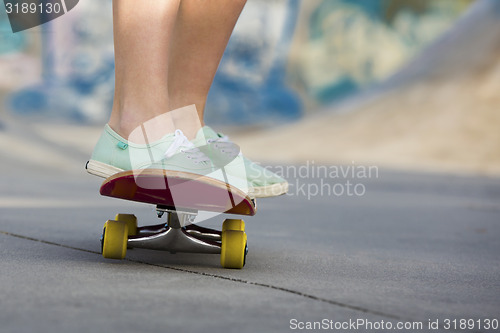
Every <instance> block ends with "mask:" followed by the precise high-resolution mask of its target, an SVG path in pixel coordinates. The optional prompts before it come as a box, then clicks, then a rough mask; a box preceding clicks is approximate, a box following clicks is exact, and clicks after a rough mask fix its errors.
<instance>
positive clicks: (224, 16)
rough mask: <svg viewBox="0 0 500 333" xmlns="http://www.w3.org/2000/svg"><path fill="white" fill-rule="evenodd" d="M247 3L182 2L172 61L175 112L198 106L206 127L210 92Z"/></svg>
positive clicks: (170, 76)
mask: <svg viewBox="0 0 500 333" xmlns="http://www.w3.org/2000/svg"><path fill="white" fill-rule="evenodd" d="M245 3H246V0H210V1H207V0H182V1H181V3H180V8H179V13H178V16H177V22H176V25H175V29H174V33H173V36H172V44H173V45H174V46H173V47H172V48H171V50H170V59H169V72H168V88H169V98H170V109H171V110H174V109H177V108H181V107H184V106H186V105H190V104H195V105H196V109H197V111H198V114H199V119H200V121H201V124H202V125H203V113H204V110H205V103H206V99H207V95H208V91H209V89H210V86H211V85H212V81H213V79H214V76H215V72H216V71H217V68H218V67H219V63H220V60H221V58H222V55H223V53H224V50H225V48H226V46H227V43H228V41H229V37H230V36H231V33H232V31H233V29H234V26H235V24H236V21H237V20H238V17H239V15H240V13H241V11H242V9H243V7H244V5H245ZM176 122H177V123H179V122H182V119H176ZM186 125H187V124H186Z"/></svg>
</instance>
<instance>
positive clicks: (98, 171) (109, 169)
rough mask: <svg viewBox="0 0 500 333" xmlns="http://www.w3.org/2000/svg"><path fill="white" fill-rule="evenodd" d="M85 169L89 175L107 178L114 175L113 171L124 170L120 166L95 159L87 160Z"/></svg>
mask: <svg viewBox="0 0 500 333" xmlns="http://www.w3.org/2000/svg"><path fill="white" fill-rule="evenodd" d="M86 169H87V172H88V173H90V174H91V175H94V176H97V177H102V178H108V177H111V176H112V175H114V174H115V173H118V172H122V171H124V170H122V169H120V168H117V167H114V166H112V165H109V164H106V163H102V162H99V161H95V160H90V161H88V162H87V166H86Z"/></svg>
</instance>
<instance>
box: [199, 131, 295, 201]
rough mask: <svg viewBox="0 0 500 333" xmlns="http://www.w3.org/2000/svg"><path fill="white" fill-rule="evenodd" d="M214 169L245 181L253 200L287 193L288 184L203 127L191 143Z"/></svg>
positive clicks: (230, 143)
mask: <svg viewBox="0 0 500 333" xmlns="http://www.w3.org/2000/svg"><path fill="white" fill-rule="evenodd" d="M192 142H193V143H194V145H195V146H196V147H198V148H200V150H201V151H202V152H203V153H205V155H207V156H208V157H209V158H210V159H211V160H212V162H213V163H214V164H215V165H218V166H221V165H222V166H224V167H223V169H224V170H225V171H226V172H227V173H228V174H231V175H233V176H236V177H238V178H243V177H246V179H247V182H248V191H249V193H251V195H252V196H253V197H255V198H265V197H274V196H278V195H282V194H285V193H286V192H287V191H288V182H287V181H286V180H285V179H283V178H281V177H280V176H278V175H276V174H275V173H273V172H271V171H269V170H268V169H266V168H264V167H262V166H260V165H259V164H257V163H255V162H252V161H251V160H249V159H248V158H246V157H244V156H243V154H242V153H241V151H240V148H239V146H238V145H236V144H235V143H233V142H231V141H230V140H229V138H228V137H227V136H226V135H224V134H221V133H217V132H215V131H214V130H213V129H212V128H210V127H209V126H204V127H203V128H201V129H200V130H199V131H198V133H197V134H196V138H195V139H193V140H192Z"/></svg>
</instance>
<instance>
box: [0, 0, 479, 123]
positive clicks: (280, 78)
mask: <svg viewBox="0 0 500 333" xmlns="http://www.w3.org/2000/svg"><path fill="white" fill-rule="evenodd" d="M471 2H472V0H404V1H401V0H307V1H298V0H272V1H269V0H249V1H248V3H247V6H246V8H245V10H244V11H243V14H242V16H241V17H240V20H239V22H238V24H237V27H236V29H235V31H234V34H233V36H232V38H231V41H230V43H229V46H228V48H227V50H226V53H225V55H224V58H223V61H222V63H221V65H220V69H219V72H218V74H217V77H216V78H215V81H214V85H213V89H212V90H211V93H210V96H209V101H208V105H207V109H208V110H207V121H208V122H210V123H222V124H245V125H263V124H270V123H276V122H283V121H294V120H297V119H300V118H301V117H303V116H304V115H305V114H307V113H313V112H315V111H316V110H318V109H320V108H321V107H324V106H329V105H332V104H335V103H337V102H339V101H341V100H343V99H345V98H347V97H351V96H353V95H355V94H356V93H359V92H360V91H363V90H364V89H366V88H369V87H371V86H373V85H374V84H376V83H378V82H382V81H384V80H385V79H386V78H388V77H390V76H391V75H392V74H394V73H395V72H397V71H398V69H400V68H401V67H402V66H403V65H404V64H405V63H408V61H410V60H411V59H412V58H414V57H415V55H417V54H418V53H419V52H421V50H422V49H424V48H425V47H426V46H428V45H429V44H430V43H431V42H432V41H434V40H435V39H436V38H437V37H438V36H440V35H441V34H443V32H445V31H447V30H448V29H449V28H450V27H451V26H452V25H453V23H454V22H455V21H456V19H457V17H459V16H460V15H461V14H462V13H463V12H464V11H465V10H466V9H467V7H468V6H469V5H470V3H471ZM0 73H1V74H0V91H1V94H2V95H3V97H4V101H5V102H4V103H5V106H6V108H7V109H8V110H10V111H11V112H13V113H15V114H24V115H26V114H37V115H39V114H43V115H46V116H54V117H63V118H67V119H71V120H75V121H79V122H87V123H88V122H90V123H101V122H104V121H106V119H107V117H108V114H109V112H110V109H111V103H112V91H113V80H114V77H113V44H112V17H111V1H109V0H85V1H80V3H79V5H78V7H77V8H76V9H75V10H73V11H72V12H69V13H68V14H66V15H64V16H63V17H61V18H59V19H57V20H54V21H52V22H50V23H47V24H45V25H43V26H42V27H39V28H35V29H30V30H26V31H23V32H19V33H16V34H13V33H12V32H11V30H10V26H9V23H8V19H7V15H6V14H5V12H4V11H3V10H2V11H0Z"/></svg>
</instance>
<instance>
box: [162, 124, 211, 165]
mask: <svg viewBox="0 0 500 333" xmlns="http://www.w3.org/2000/svg"><path fill="white" fill-rule="evenodd" d="M178 151H180V152H181V153H184V154H186V156H187V158H189V159H192V160H193V162H194V163H196V164H199V163H209V162H210V159H209V158H208V157H207V156H206V155H205V154H203V152H202V151H201V150H199V149H198V148H196V147H195V145H194V144H193V143H191V142H190V141H189V140H188V138H187V137H186V136H185V135H184V133H183V132H182V131H181V130H180V129H177V130H175V132H174V142H172V144H171V145H170V147H168V149H167V151H166V152H165V154H164V156H165V158H170V157H172V156H174V155H175V154H177V152H178Z"/></svg>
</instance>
